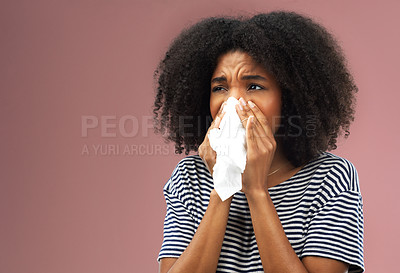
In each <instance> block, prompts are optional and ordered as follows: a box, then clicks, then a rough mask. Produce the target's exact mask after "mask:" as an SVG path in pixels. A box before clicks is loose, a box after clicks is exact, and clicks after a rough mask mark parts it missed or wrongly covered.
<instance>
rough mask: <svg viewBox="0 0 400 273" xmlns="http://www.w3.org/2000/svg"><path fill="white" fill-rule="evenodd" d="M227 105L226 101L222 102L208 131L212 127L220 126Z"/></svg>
mask: <svg viewBox="0 0 400 273" xmlns="http://www.w3.org/2000/svg"><path fill="white" fill-rule="evenodd" d="M225 105H226V101H225V102H224V103H222V104H221V107H220V108H219V110H218V113H217V114H216V115H215V118H214V120H213V121H212V123H211V126H210V128H209V129H208V131H209V130H210V129H214V128H219V125H220V124H221V120H222V118H223V117H224V115H225V111H224V106H225Z"/></svg>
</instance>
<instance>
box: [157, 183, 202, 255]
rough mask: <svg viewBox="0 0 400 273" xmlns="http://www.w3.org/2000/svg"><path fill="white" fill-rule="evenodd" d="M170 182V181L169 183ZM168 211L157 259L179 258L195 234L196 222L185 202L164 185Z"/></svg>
mask: <svg viewBox="0 0 400 273" xmlns="http://www.w3.org/2000/svg"><path fill="white" fill-rule="evenodd" d="M167 184H168V183H167ZM164 197H165V201H166V203H167V213H166V216H165V220H164V232H163V235H164V238H163V243H162V246H161V250H160V252H159V255H158V258H157V261H158V262H159V261H160V259H162V258H166V257H174V258H178V257H179V256H180V255H181V254H182V252H183V251H184V250H185V249H186V247H187V246H188V245H189V243H190V241H191V240H192V238H193V236H194V234H195V224H194V220H193V218H192V217H191V215H190V213H189V211H188V209H187V208H186V206H185V205H184V203H183V202H182V201H181V200H180V199H179V198H178V196H176V195H175V194H174V192H170V189H169V188H168V187H164Z"/></svg>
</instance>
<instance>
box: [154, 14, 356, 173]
mask: <svg viewBox="0 0 400 273" xmlns="http://www.w3.org/2000/svg"><path fill="white" fill-rule="evenodd" d="M232 50H241V51H244V52H246V53H247V54H249V55H250V56H251V57H252V58H253V59H254V60H255V61H256V62H258V63H260V64H262V65H263V66H264V68H265V69H266V70H267V71H268V72H270V73H271V74H272V75H273V76H274V77H275V79H276V81H277V83H278V85H279V87H280V89H281V93H282V113H281V115H282V120H281V126H280V128H279V130H278V132H277V133H276V136H277V137H278V138H279V139H280V141H279V143H280V145H282V149H283V152H284V154H285V156H286V157H287V158H288V160H289V161H290V162H291V163H292V164H293V165H294V166H301V165H303V164H305V163H307V162H308V161H309V160H311V159H313V158H314V157H316V156H317V155H318V154H320V153H321V152H322V151H326V150H329V151H330V150H334V149H336V148H337V145H336V139H337V137H338V136H340V135H342V133H343V132H344V133H345V134H344V137H345V138H347V137H348V136H349V134H350V131H349V127H350V123H351V122H352V121H353V120H354V108H355V93H356V92H357V91H358V88H357V86H356V85H355V83H354V80H353V77H352V75H351V74H350V73H349V70H348V68H347V62H346V59H345V57H344V54H343V51H342V49H341V48H340V47H339V45H338V43H337V41H336V40H335V38H334V37H333V36H332V35H331V34H330V33H329V32H328V31H327V30H326V29H325V28H324V27H322V26H321V25H319V24H318V23H316V22H314V21H313V20H312V19H311V18H308V17H307V16H304V15H300V14H298V13H295V12H288V11H274V12H270V13H267V14H265V13H262V14H257V15H255V16H253V17H251V18H246V17H243V16H237V17H230V16H223V17H211V18H206V19H202V20H201V21H199V22H198V23H196V24H195V25H193V26H191V27H189V28H186V29H184V30H183V31H182V32H181V34H180V35H179V36H178V37H176V38H175V40H174V41H173V42H172V44H171V45H170V47H169V49H168V50H167V52H166V54H165V57H164V58H163V59H162V60H161V62H160V63H159V65H158V67H157V69H156V70H155V72H154V80H155V84H156V89H157V90H156V98H155V102H154V108H153V113H154V121H155V126H154V127H155V131H156V132H157V133H162V134H165V136H166V139H167V140H170V141H174V142H175V152H176V153H182V151H183V150H184V149H185V153H186V154H188V153H189V152H190V151H197V149H198V147H199V145H200V144H201V143H202V142H203V140H204V137H205V134H206V132H207V129H208V127H209V126H210V123H211V120H212V118H211V113H210V104H209V103H210V86H211V83H210V81H211V77H212V75H213V72H214V69H215V67H216V65H217V60H218V57H219V56H221V55H222V54H224V53H226V52H228V51H232ZM185 120H186V121H189V123H190V125H187V124H186V125H185V124H184V121H185ZM182 146H183V147H182Z"/></svg>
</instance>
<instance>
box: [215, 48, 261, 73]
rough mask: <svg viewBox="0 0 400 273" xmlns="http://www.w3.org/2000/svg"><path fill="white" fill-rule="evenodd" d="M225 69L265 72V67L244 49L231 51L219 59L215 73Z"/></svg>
mask: <svg viewBox="0 0 400 273" xmlns="http://www.w3.org/2000/svg"><path fill="white" fill-rule="evenodd" d="M225 70H233V71H234V70H240V72H242V73H244V72H259V73H261V72H264V73H266V72H267V71H266V70H265V69H264V67H263V66H262V65H261V64H259V63H258V62H256V61H255V60H254V59H253V58H252V57H251V56H250V55H249V54H248V53H246V52H243V51H239V50H236V51H229V52H227V53H225V54H222V55H221V56H220V57H219V58H218V61H217V66H216V68H215V71H214V74H217V73H221V72H224V71H225Z"/></svg>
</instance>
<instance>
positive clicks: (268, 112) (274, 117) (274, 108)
mask: <svg viewBox="0 0 400 273" xmlns="http://www.w3.org/2000/svg"><path fill="white" fill-rule="evenodd" d="M255 103H256V104H257V102H255ZM257 106H258V107H259V108H260V110H261V112H262V113H263V114H264V116H265V117H266V118H267V120H268V123H269V124H271V129H272V130H273V131H274V132H275V131H276V130H277V129H278V128H279V125H280V121H281V100H280V99H277V100H270V101H267V102H266V101H265V100H264V101H262V102H259V104H257Z"/></svg>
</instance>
